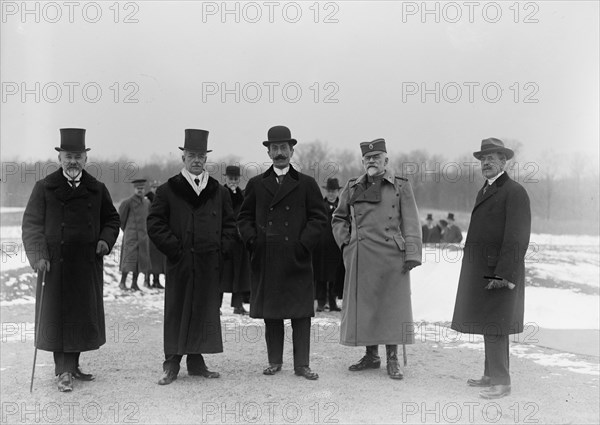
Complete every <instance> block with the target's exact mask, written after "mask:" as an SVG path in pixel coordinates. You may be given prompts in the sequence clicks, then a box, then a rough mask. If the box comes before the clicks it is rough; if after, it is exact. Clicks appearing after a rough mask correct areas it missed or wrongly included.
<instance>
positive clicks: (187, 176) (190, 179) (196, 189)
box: [181, 167, 208, 195]
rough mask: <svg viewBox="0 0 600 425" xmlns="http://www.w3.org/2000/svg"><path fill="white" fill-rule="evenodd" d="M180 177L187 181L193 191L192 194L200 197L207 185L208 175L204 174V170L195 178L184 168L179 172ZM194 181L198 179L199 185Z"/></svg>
mask: <svg viewBox="0 0 600 425" xmlns="http://www.w3.org/2000/svg"><path fill="white" fill-rule="evenodd" d="M181 175H182V176H183V177H184V178H185V179H186V180H187V182H188V183H189V184H190V186H192V189H194V192H196V195H200V193H201V192H202V190H204V188H205V187H206V185H207V184H208V173H207V172H206V170H204V171H203V172H202V174H200V175H198V176H197V175H195V174H192V173H190V172H189V171H188V170H187V169H186V168H185V167H184V168H182V170H181ZM195 179H200V184H196V182H195V181H194V180H195Z"/></svg>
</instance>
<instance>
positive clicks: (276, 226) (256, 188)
mask: <svg viewBox="0 0 600 425" xmlns="http://www.w3.org/2000/svg"><path fill="white" fill-rule="evenodd" d="M267 137H268V140H267V141H265V142H263V145H264V146H266V147H267V152H268V154H269V158H271V160H272V161H273V165H272V166H271V167H269V169H268V170H267V171H266V172H265V173H263V174H259V175H257V176H255V177H253V178H252V179H250V181H249V182H248V184H247V185H246V190H245V199H244V203H243V204H242V209H241V210H240V215H239V217H238V228H239V230H240V233H241V235H242V239H243V240H244V243H245V244H246V247H247V248H248V250H249V251H250V263H251V270H252V280H251V291H250V293H251V298H250V317H253V318H262V319H264V321H265V328H266V332H265V334H266V342H267V352H268V357H269V366H268V367H267V368H266V369H265V370H264V371H263V373H264V374H265V375H274V374H275V373H277V372H279V371H280V370H281V365H282V363H283V340H284V327H283V319H291V320H292V329H293V336H292V340H293V344H294V373H295V374H296V375H298V376H303V377H305V378H306V379H310V380H314V379H318V377H319V375H317V374H316V373H315V372H312V371H311V369H310V367H309V352H310V322H311V317H312V316H314V314H315V311H314V292H313V270H312V260H311V252H312V250H313V249H314V247H315V245H316V244H317V242H318V240H319V235H320V233H321V231H322V230H323V228H324V226H325V222H326V221H327V215H326V213H325V209H324V207H323V201H322V199H321V191H320V189H319V186H318V185H317V182H316V181H315V179H313V178H312V177H310V176H307V175H305V174H302V173H299V172H298V171H296V169H294V167H292V166H291V165H290V160H291V158H292V155H293V154H294V146H295V145H296V143H297V142H296V140H295V139H293V138H292V135H291V133H290V130H289V129H288V128H287V127H284V126H276V127H272V128H271V129H269V132H268V135H267Z"/></svg>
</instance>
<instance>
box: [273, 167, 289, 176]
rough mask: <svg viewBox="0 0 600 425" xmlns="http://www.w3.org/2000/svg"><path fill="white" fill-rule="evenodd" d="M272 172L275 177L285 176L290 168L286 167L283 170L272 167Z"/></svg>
mask: <svg viewBox="0 0 600 425" xmlns="http://www.w3.org/2000/svg"><path fill="white" fill-rule="evenodd" d="M273 170H274V171H275V175H277V176H285V175H286V174H287V173H288V171H290V166H289V165H288V166H287V167H285V168H277V167H275V166H273Z"/></svg>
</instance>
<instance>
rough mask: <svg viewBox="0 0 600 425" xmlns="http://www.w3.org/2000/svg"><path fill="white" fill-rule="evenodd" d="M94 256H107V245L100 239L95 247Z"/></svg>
mask: <svg viewBox="0 0 600 425" xmlns="http://www.w3.org/2000/svg"><path fill="white" fill-rule="evenodd" d="M96 254H97V255H101V256H105V255H106V254H108V244H107V243H106V242H104V241H103V240H102V239H100V240H99V241H98V244H97V245H96Z"/></svg>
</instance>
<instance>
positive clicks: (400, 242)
mask: <svg viewBox="0 0 600 425" xmlns="http://www.w3.org/2000/svg"><path fill="white" fill-rule="evenodd" d="M393 238H394V241H395V242H396V245H398V249H399V250H400V251H402V252H404V251H406V243H405V241H404V237H403V236H402V235H394V236H393Z"/></svg>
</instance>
